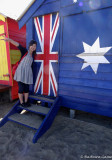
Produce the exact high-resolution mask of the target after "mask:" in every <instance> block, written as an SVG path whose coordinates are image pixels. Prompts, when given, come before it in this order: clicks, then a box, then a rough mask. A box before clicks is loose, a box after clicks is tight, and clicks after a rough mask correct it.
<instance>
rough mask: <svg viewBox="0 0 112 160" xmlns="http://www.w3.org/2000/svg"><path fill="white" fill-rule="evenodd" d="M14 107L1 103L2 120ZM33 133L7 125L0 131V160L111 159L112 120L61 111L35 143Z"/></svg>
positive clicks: (10, 124)
mask: <svg viewBox="0 0 112 160" xmlns="http://www.w3.org/2000/svg"><path fill="white" fill-rule="evenodd" d="M14 104H15V102H13V103H11V102H10V103H9V102H6V103H0V118H1V117H3V116H4V115H5V114H6V113H7V112H8V111H9V110H10V109H11V108H12V106H13V105H14ZM33 135H34V131H32V130H31V129H28V128H26V127H23V126H21V125H18V124H15V123H11V122H8V123H6V124H5V125H4V126H3V127H2V128H0V160H80V159H81V160H83V159H92V160H95V159H103V160H104V159H105V160H107V159H112V119H111V118H108V117H103V116H99V115H95V114H88V113H85V112H81V111H76V118H75V119H70V118H69V111H68V110H67V109H64V108H62V109H61V110H60V111H59V113H58V115H57V116H56V118H55V120H54V122H53V124H52V126H51V128H50V129H49V130H48V131H47V132H46V133H45V134H44V135H43V136H42V137H41V138H40V139H39V140H38V142H37V143H36V144H33V143H32V138H33Z"/></svg>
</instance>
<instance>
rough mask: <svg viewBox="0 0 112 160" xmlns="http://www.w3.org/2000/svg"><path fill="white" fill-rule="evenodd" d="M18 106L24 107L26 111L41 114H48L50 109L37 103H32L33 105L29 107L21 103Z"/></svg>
mask: <svg viewBox="0 0 112 160" xmlns="http://www.w3.org/2000/svg"><path fill="white" fill-rule="evenodd" d="M18 107H19V108H22V109H24V110H26V111H30V112H34V113H39V114H42V115H46V114H47V113H48V112H49V110H50V108H47V107H43V106H41V105H35V104H31V106H30V107H28V108H25V107H22V106H21V105H19V106H18Z"/></svg>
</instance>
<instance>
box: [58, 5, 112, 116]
mask: <svg viewBox="0 0 112 160" xmlns="http://www.w3.org/2000/svg"><path fill="white" fill-rule="evenodd" d="M111 13H112V9H111V8H108V9H102V10H97V11H93V12H87V13H83V14H72V15H68V16H65V17H64V18H63V24H62V26H63V34H62V44H61V52H62V53H61V54H62V57H61V58H60V72H59V95H60V96H63V97H64V98H66V99H67V100H68V101H69V102H75V105H74V106H72V108H73V107H74V108H75V107H76V105H77V109H82V110H84V105H82V104H85V110H86V111H89V112H94V113H100V112H101V111H102V113H103V114H104V113H105V111H106V110H108V113H109V109H110V108H111V107H112V20H111V18H110V17H111ZM71 93H72V95H71ZM67 100H66V101H65V102H64V103H65V104H64V105H69V104H66V103H67ZM71 105H72V104H71ZM87 105H88V106H89V107H88V108H87ZM92 106H93V108H92ZM78 107H79V108H78ZM98 107H99V108H100V111H98Z"/></svg>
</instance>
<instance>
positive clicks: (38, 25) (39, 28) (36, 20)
mask: <svg viewBox="0 0 112 160" xmlns="http://www.w3.org/2000/svg"><path fill="white" fill-rule="evenodd" d="M35 20H36V22H37V27H38V30H39V34H40V38H41V41H42V35H41V30H40V26H39V22H38V20H37V18H35Z"/></svg>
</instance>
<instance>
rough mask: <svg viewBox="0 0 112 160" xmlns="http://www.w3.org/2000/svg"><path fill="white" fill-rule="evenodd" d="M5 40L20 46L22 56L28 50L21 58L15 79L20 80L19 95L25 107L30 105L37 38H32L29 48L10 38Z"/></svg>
mask: <svg viewBox="0 0 112 160" xmlns="http://www.w3.org/2000/svg"><path fill="white" fill-rule="evenodd" d="M3 40H5V41H8V42H10V43H12V44H13V45H15V46H16V47H18V49H19V50H20V52H21V58H22V57H23V56H24V55H25V54H26V52H28V53H27V55H26V56H25V57H24V58H23V59H22V60H21V62H20V64H19V65H18V68H17V69H16V72H15V75H14V80H16V81H17V82H18V86H19V90H18V97H19V100H20V104H21V106H23V107H28V106H30V104H29V103H28V96H29V85H30V84H33V72H32V62H33V56H34V54H35V53H36V47H37V42H36V41H35V40H31V41H30V43H29V47H28V50H27V49H26V48H24V47H22V46H21V45H20V44H19V43H18V42H16V41H14V40H12V39H10V38H4V39H3Z"/></svg>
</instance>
